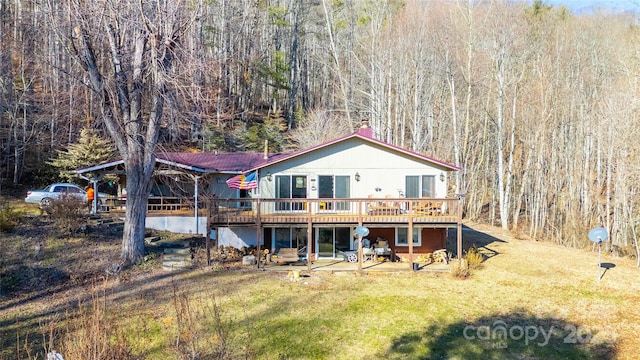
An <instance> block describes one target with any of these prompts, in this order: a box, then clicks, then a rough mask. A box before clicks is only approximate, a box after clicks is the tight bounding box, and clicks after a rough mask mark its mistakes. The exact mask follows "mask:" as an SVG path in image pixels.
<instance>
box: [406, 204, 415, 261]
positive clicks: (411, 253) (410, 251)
mask: <svg viewBox="0 0 640 360" xmlns="http://www.w3.org/2000/svg"><path fill="white" fill-rule="evenodd" d="M408 230H409V231H407V237H408V239H407V242H408V243H409V268H410V269H411V270H412V271H413V269H414V268H413V209H412V207H411V201H409V229H408Z"/></svg>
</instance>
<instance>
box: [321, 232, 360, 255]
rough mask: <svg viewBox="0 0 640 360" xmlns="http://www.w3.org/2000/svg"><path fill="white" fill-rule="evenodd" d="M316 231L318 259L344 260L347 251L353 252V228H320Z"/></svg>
mask: <svg viewBox="0 0 640 360" xmlns="http://www.w3.org/2000/svg"><path fill="white" fill-rule="evenodd" d="M316 231H317V236H316V239H318V240H317V246H316V248H317V251H318V258H325V259H335V258H338V259H342V258H343V256H344V255H343V253H344V252H345V251H350V250H353V241H352V240H351V228H348V227H320V228H318V229H317V230H316Z"/></svg>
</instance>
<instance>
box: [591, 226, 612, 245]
mask: <svg viewBox="0 0 640 360" xmlns="http://www.w3.org/2000/svg"><path fill="white" fill-rule="evenodd" d="M608 237H609V233H607V229H605V228H603V227H597V228H594V229H591V231H589V240H591V241H593V242H594V243H601V242H603V241H605V240H607V238H608Z"/></svg>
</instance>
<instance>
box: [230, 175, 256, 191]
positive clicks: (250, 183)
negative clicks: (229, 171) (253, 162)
mask: <svg viewBox="0 0 640 360" xmlns="http://www.w3.org/2000/svg"><path fill="white" fill-rule="evenodd" d="M227 186H228V187H230V188H232V189H240V190H251V189H257V188H258V175H257V172H253V173H251V174H249V175H246V176H245V175H244V174H240V175H236V176H234V177H232V178H231V179H229V180H227Z"/></svg>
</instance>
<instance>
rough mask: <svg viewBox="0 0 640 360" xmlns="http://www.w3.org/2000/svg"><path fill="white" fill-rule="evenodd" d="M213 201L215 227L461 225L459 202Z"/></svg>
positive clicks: (426, 200) (353, 200) (211, 210)
mask: <svg viewBox="0 0 640 360" xmlns="http://www.w3.org/2000/svg"><path fill="white" fill-rule="evenodd" d="M237 204H238V200H237V199H228V200H223V199H214V200H213V201H212V206H211V208H210V215H209V222H210V224H211V225H212V226H222V225H227V226H228V225H242V224H262V225H265V224H308V223H313V224H360V223H362V224H366V223H382V224H384V223H388V224H408V223H410V222H411V223H414V224H440V225H441V226H443V227H449V226H452V225H455V224H457V223H458V221H459V220H460V219H459V216H458V200H457V199H405V198H398V199H375V200H372V199H342V200H340V199H295V200H293V199H286V200H284V199H243V202H242V205H243V206H242V207H238V206H237Z"/></svg>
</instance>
